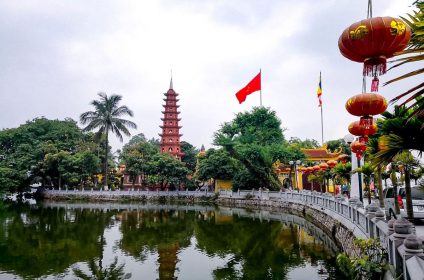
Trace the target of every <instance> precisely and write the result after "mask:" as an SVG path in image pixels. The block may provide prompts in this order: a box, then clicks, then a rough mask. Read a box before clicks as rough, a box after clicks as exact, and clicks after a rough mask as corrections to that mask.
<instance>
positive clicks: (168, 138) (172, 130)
mask: <svg viewBox="0 0 424 280" xmlns="http://www.w3.org/2000/svg"><path fill="white" fill-rule="evenodd" d="M164 95H165V98H164V99H163V100H164V101H165V105H163V107H164V108H165V110H164V111H162V113H163V118H161V120H162V121H163V124H162V125H161V126H160V128H161V129H162V133H161V134H159V136H160V137H161V141H160V151H161V153H167V154H171V155H172V156H174V157H175V158H177V159H179V160H181V157H182V156H183V155H184V153H182V151H181V143H180V137H181V136H182V134H180V129H181V127H182V126H179V125H178V122H179V121H181V118H179V117H178V116H179V114H180V112H179V111H178V108H179V107H180V106H179V105H177V103H178V101H179V99H177V96H178V93H176V92H175V91H174V89H173V84H172V77H171V83H170V85H169V90H168V91H167V92H166V93H164Z"/></svg>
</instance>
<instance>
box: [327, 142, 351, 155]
mask: <svg viewBox="0 0 424 280" xmlns="http://www.w3.org/2000/svg"><path fill="white" fill-rule="evenodd" d="M325 144H326V145H327V149H328V150H329V151H331V152H333V153H334V152H336V151H341V152H342V153H343V154H346V155H350V145H349V144H347V143H346V141H345V140H344V139H337V140H329V141H327V142H326V143H325Z"/></svg>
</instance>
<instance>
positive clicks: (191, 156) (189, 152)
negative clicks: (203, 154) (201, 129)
mask: <svg viewBox="0 0 424 280" xmlns="http://www.w3.org/2000/svg"><path fill="white" fill-rule="evenodd" d="M181 151H182V152H183V153H184V155H183V157H182V159H181V161H182V162H184V163H185V165H186V167H187V168H188V169H189V170H190V172H191V173H194V172H195V171H196V163H197V154H198V153H199V150H198V149H196V147H194V146H193V145H192V144H190V143H188V142H186V141H181Z"/></svg>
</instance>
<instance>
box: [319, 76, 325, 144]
mask: <svg viewBox="0 0 424 280" xmlns="http://www.w3.org/2000/svg"><path fill="white" fill-rule="evenodd" d="M319 82H320V87H321V92H322V82H321V71H319ZM320 107H321V145H323V146H324V120H323V119H324V118H323V114H322V102H321V106H320Z"/></svg>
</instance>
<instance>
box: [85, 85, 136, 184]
mask: <svg viewBox="0 0 424 280" xmlns="http://www.w3.org/2000/svg"><path fill="white" fill-rule="evenodd" d="M98 95H99V96H100V100H93V101H91V105H93V107H94V111H88V112H85V113H83V114H81V116H80V121H81V123H82V124H83V125H85V124H87V126H86V127H85V128H84V129H83V130H84V131H91V130H96V129H97V132H96V138H97V139H100V137H101V136H102V135H104V137H105V140H106V145H105V158H104V163H103V168H104V170H103V171H104V178H105V179H104V186H105V189H107V176H108V162H107V160H108V155H109V138H108V137H109V131H111V132H112V133H114V134H115V135H116V136H117V137H118V139H119V140H120V141H121V142H122V141H123V138H122V133H123V134H125V135H127V136H130V135H131V133H130V132H129V131H128V128H127V127H130V128H137V125H136V124H135V123H133V122H132V121H129V120H125V119H122V118H120V117H121V116H124V115H129V116H131V117H132V116H133V112H132V111H131V110H130V109H129V108H128V107H127V106H119V107H118V105H119V102H120V101H121V100H122V96H120V95H111V96H110V97H108V96H107V95H106V94H105V93H102V92H101V93H99V94H98Z"/></svg>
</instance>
